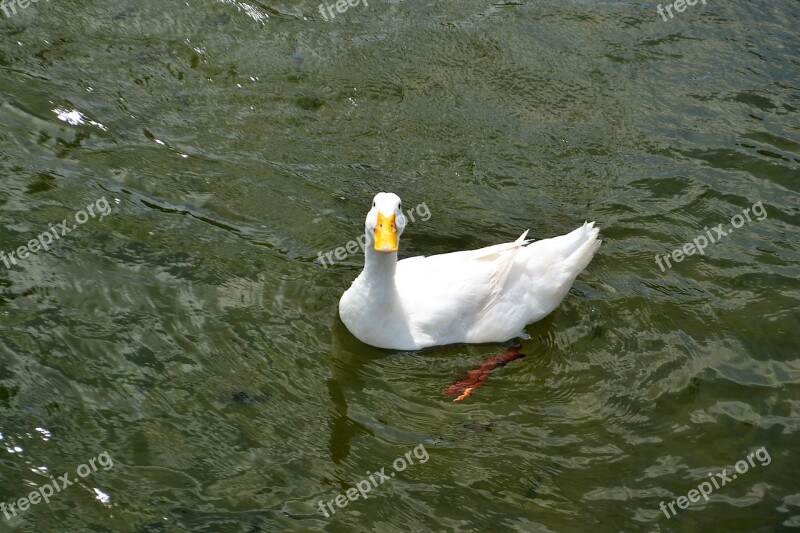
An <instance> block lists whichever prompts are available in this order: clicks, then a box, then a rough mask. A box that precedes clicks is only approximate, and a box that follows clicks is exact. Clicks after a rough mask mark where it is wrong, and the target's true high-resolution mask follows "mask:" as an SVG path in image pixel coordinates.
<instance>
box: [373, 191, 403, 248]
mask: <svg viewBox="0 0 800 533" xmlns="http://www.w3.org/2000/svg"><path fill="white" fill-rule="evenodd" d="M402 207H403V203H402V202H401V201H400V197H399V196H397V195H396V194H394V193H393V192H379V193H378V194H376V195H375V198H373V199H372V209H370V210H369V213H367V220H366V230H367V235H370V236H371V239H370V240H371V241H372V246H373V247H374V248H375V251H378V252H383V253H392V252H396V251H397V249H398V248H399V245H400V234H401V233H403V230H404V229H405V227H406V217H405V216H404V215H403V210H402Z"/></svg>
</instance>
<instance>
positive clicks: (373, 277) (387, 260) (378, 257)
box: [364, 246, 397, 292]
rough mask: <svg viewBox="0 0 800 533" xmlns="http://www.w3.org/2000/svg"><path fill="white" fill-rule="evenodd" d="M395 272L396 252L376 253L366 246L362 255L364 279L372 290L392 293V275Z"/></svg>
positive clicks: (373, 249)
mask: <svg viewBox="0 0 800 533" xmlns="http://www.w3.org/2000/svg"><path fill="white" fill-rule="evenodd" d="M396 270H397V252H392V253H384V252H377V251H375V248H373V247H372V246H367V247H366V250H365V253H364V277H365V278H366V281H367V282H368V283H369V284H370V285H371V286H372V287H373V288H376V289H377V288H385V289H387V290H391V291H392V292H393V291H394V273H395V271H396Z"/></svg>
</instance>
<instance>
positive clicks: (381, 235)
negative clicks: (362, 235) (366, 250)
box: [375, 213, 397, 253]
mask: <svg viewBox="0 0 800 533" xmlns="http://www.w3.org/2000/svg"><path fill="white" fill-rule="evenodd" d="M394 219H395V215H394V213H392V215H391V216H388V217H385V216H383V214H382V213H378V225H377V226H376V227H375V249H376V250H377V251H379V252H387V253H388V252H396V251H397V225H395V223H394Z"/></svg>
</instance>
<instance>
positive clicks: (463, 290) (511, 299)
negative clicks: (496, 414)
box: [339, 192, 601, 350]
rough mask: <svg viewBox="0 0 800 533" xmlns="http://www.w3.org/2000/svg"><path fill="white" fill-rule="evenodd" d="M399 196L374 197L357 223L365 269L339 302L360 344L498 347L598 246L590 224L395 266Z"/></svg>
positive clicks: (556, 296) (562, 288)
mask: <svg viewBox="0 0 800 533" xmlns="http://www.w3.org/2000/svg"><path fill="white" fill-rule="evenodd" d="M401 207H402V204H401V202H400V198H399V197H398V196H397V195H396V194H393V193H384V192H382V193H378V194H377V195H375V199H374V200H373V202H372V209H371V210H370V212H369V213H368V214H367V220H366V228H365V229H366V237H367V240H366V245H365V247H364V248H365V261H364V270H363V271H362V272H361V274H360V275H359V276H358V277H357V278H356V279H355V281H353V284H352V285H351V286H350V288H349V289H347V291H345V293H344V294H343V295H342V298H341V300H340V301H339V315H340V316H341V318H342V322H344V324H345V326H347V329H349V330H350V332H351V333H352V334H353V335H355V336H356V337H357V338H358V339H359V340H360V341H362V342H364V343H366V344H370V345H372V346H376V347H378V348H389V349H395V350H418V349H421V348H426V347H429V346H437V345H442V344H454V343H483V342H503V341H506V340H509V339H512V338H514V337H518V336H522V335H524V332H523V328H524V327H525V326H526V325H527V324H530V323H532V322H536V321H537V320H540V319H542V318H544V317H545V316H547V315H548V314H549V313H550V312H551V311H553V310H554V309H555V308H556V307H558V305H559V304H560V303H561V300H563V299H564V296H566V294H567V292H568V291H569V288H570V286H571V285H572V282H573V281H575V278H576V277H577V276H578V274H579V273H580V272H581V271H582V270H583V269H584V268H586V265H588V264H589V261H591V260H592V256H593V255H594V252H595V250H597V248H598V247H599V246H600V242H601V241H599V240H597V234H598V229H597V228H595V227H594V222H589V223H584V224H583V226H581V227H580V228H578V229H576V230H575V231H573V232H571V233H568V234H566V235H562V236H560V237H554V238H552V239H545V240H541V241H538V242H535V243H533V244H529V243H530V242H531V241H530V240H525V236H526V235H527V234H528V232H527V231H526V232H525V233H523V234H522V236H521V237H520V238H519V239H517V240H516V241H514V242H509V243H505V244H498V245H495V246H489V247H486V248H481V249H479V250H469V251H464V252H453V253H449V254H442V255H434V256H431V257H424V256H418V257H411V258H408V259H403V260H402V261H398V260H397V249H398V245H399V240H400V234H402V233H403V229H404V228H405V225H406V219H405V216H404V215H403V211H402V209H401Z"/></svg>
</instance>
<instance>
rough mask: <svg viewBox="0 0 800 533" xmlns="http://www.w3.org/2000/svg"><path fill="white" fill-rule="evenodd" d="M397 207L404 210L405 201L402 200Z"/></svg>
mask: <svg viewBox="0 0 800 533" xmlns="http://www.w3.org/2000/svg"><path fill="white" fill-rule="evenodd" d="M397 209H399V210H400V211H402V210H403V202H400V205H398V206H397Z"/></svg>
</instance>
